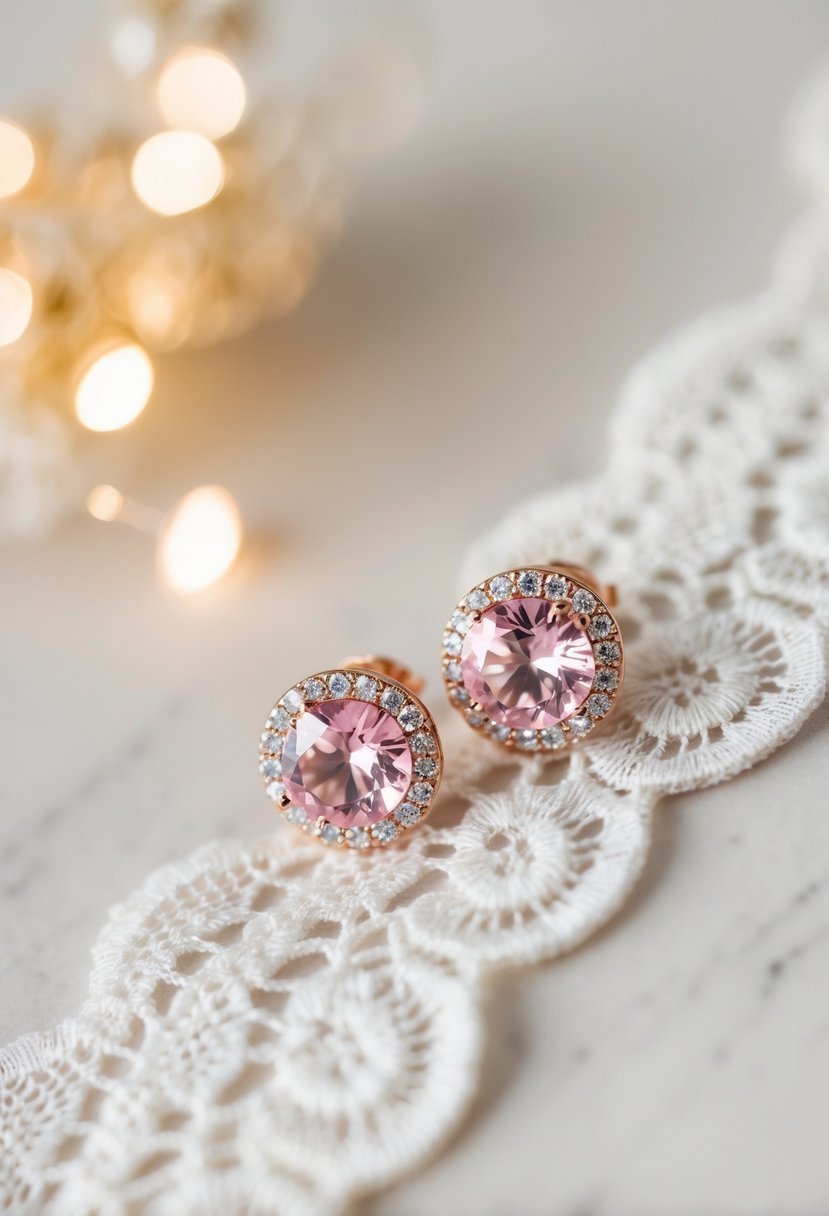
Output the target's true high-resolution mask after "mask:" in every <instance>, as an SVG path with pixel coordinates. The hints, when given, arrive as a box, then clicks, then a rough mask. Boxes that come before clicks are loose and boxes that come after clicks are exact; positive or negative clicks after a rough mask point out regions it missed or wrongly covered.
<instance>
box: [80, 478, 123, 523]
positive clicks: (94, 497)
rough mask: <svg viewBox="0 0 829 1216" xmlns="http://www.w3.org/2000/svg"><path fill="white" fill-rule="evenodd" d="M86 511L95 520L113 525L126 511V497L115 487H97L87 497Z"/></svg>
mask: <svg viewBox="0 0 829 1216" xmlns="http://www.w3.org/2000/svg"><path fill="white" fill-rule="evenodd" d="M86 509H87V511H88V512H89V514H90V515H92V516H93V517H94V518H95V519H100V520H101V521H102V522H103V523H107V524H109V523H112V521H113V520H115V519H117V518H118V516H119V515H120V514H121V512H122V511H123V509H124V495H123V494H122V493H121V491H120V490H119V489H116V487H115V486H106V485H104V486H95V487H94V489H92V490H90V491H89V493H88V494H87V496H86Z"/></svg>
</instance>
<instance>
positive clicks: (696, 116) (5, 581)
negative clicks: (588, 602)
mask: <svg viewBox="0 0 829 1216" xmlns="http://www.w3.org/2000/svg"><path fill="white" fill-rule="evenodd" d="M321 8H322V11H323V12H324V6H321ZM422 11H423V13H424V23H425V27H426V29H427V30H429V31H430V32H431V41H432V54H431V78H430V96H429V104H428V108H427V110H426V113H425V115H424V118H423V121H422V123H421V124H420V126H419V128H418V129H417V131H416V133H415V134H414V135H413V137H412V138H411V139H410V140H409V141H408V142H407V143H406V144H405V146H404V147H403V148H401V149H400V150H399V151H397V152H396V153H394V154H392V155H390V156H388V157H386V158H384V159H381V160H378V161H375V162H374V163H372V164H371V166H369V167H365V168H364V169H362V170H361V171H360V172H359V174H358V175H357V179H356V181H355V183H354V187H355V188H354V192H353V197H352V199H351V203H350V206H349V212H348V216H347V221H346V225H345V230H344V234H343V237H342V240H341V241H340V243H339V245H338V247H337V249H336V250H335V252H334V253H333V256H331V258H330V259H329V260H328V262H327V263H326V265H325V266H324V269H323V274H322V277H321V279H320V281H319V283H318V285H317V287H316V288H315V290H314V292H313V293H312V295H311V296H310V297H309V299H308V300H307V301H306V302H305V304H304V305H303V306H302V307H301V309H300V310H299V311H298V312H297V313H296V314H295V315H294V316H293V317H292V318H290V319H288V320H287V321H286V322H284V323H282V324H280V325H278V326H276V327H271V328H267V329H263V330H260V331H259V332H256V333H253V334H250V335H249V336H247V337H245V338H242V339H240V340H237V341H235V342H233V343H231V344H227V345H225V346H222V347H220V348H216V349H214V350H211V351H208V352H203V353H189V354H184V355H178V356H175V357H169V358H167V359H164V360H162V361H161V362H160V363H159V369H158V386H157V391H156V393H155V396H154V398H153V401H152V403H151V406H150V407H149V408H148V410H147V412H146V414H145V416H144V417H143V418H142V419H141V421H140V422H139V423H137V424H136V425H135V427H134V428H133V429H132V431H131V433H130V435H129V445H130V447H131V450H132V453H133V455H132V459H133V467H132V470H131V472H130V473H129V475H128V478H127V484H126V485H125V488H126V489H127V490H129V492H131V493H132V494H134V495H135V496H136V497H139V498H141V499H143V500H145V501H147V502H150V503H152V504H155V505H158V506H161V507H167V506H169V505H171V504H172V503H173V502H174V501H175V499H176V498H177V496H178V495H180V494H181V493H183V492H184V491H185V490H187V489H189V488H190V487H192V486H193V485H196V484H199V483H202V482H207V481H219V482H222V483H223V484H225V485H227V486H228V487H229V488H230V489H231V490H232V491H233V492H234V494H235V495H236V496H237V497H238V499H239V501H240V504H241V506H242V510H243V513H244V516H245V520H246V523H247V527H248V531H249V534H250V538H251V540H250V545H249V548H248V551H247V554H246V557H245V560H244V561H243V563H242V565H241V567H240V569H239V571H238V573H237V574H236V576H235V577H234V578H233V579H231V580H230V581H229V582H227V583H226V584H225V585H224V586H222V587H221V588H219V589H217V590H216V591H215V592H214V593H212V594H210V595H208V596H206V597H204V598H203V599H201V600H200V601H198V602H195V603H185V602H182V601H181V600H178V599H176V598H174V597H173V596H172V594H171V593H169V592H167V591H165V590H164V589H163V588H162V587H161V585H160V584H159V583H158V581H157V580H156V579H155V576H154V570H153V550H152V544H151V542H150V541H149V540H148V539H147V538H146V537H143V536H141V535H139V534H136V533H131V532H128V531H125V530H122V529H118V528H116V527H110V528H107V527H104V526H102V525H95V524H94V523H93V522H91V521H85V520H82V519H78V520H75V521H71V522H69V523H67V524H65V525H63V526H62V527H61V528H60V530H59V531H58V533H57V534H56V535H55V536H54V538H52V539H51V540H50V541H49V542H48V543H46V544H45V545H43V546H41V547H37V548H25V547H24V548H17V549H11V550H8V549H7V550H4V551H2V552H0V587H2V597H1V598H0V639H2V640H0V664H2V667H1V668H0V689H2V697H3V729H2V738H0V850H1V851H2V859H3V860H2V874H0V916H1V917H2V921H1V922H0V924H1V925H2V953H0V993H2V995H0V1039H2V1040H8V1039H10V1038H12V1037H14V1036H15V1035H16V1034H18V1033H22V1032H24V1031H27V1030H35V1029H45V1028H47V1027H49V1026H50V1025H52V1024H54V1023H55V1022H56V1021H58V1020H59V1019H60V1018H61V1017H62V1016H64V1015H66V1014H68V1013H70V1012H71V1011H73V1010H74V1009H75V1008H76V1007H77V1006H78V1004H79V1003H80V1002H81V1001H82V999H83V995H84V988H85V976H86V973H87V969H88V957H89V950H90V947H91V945H92V943H93V941H94V938H95V936H96V933H97V929H98V927H99V926H100V924H101V923H102V921H103V919H104V917H105V914H106V910H107V908H108V907H109V905H110V904H111V903H113V902H114V901H117V900H118V899H119V898H121V897H123V896H124V895H126V894H127V893H128V892H129V891H130V890H131V889H132V888H133V887H134V886H135V885H136V884H137V883H139V882H140V881H141V879H142V878H143V876H144V875H145V874H146V873H147V871H148V870H149V869H151V868H152V867H153V866H155V865H157V864H159V863H161V862H163V861H166V860H169V859H172V858H174V857H177V856H179V855H181V854H183V853H184V852H186V851H188V850H189V849H191V848H193V847H195V846H196V845H198V844H199V843H201V842H202V841H205V840H208V839H210V838H212V837H215V836H216V835H223V834H237V833H238V834H256V833H261V832H264V831H267V830H270V828H271V826H272V812H271V811H270V808H269V806H268V804H267V802H266V800H265V799H264V798H263V796H262V793H261V788H260V784H259V778H258V774H257V771H256V760H255V749H256V740H257V737H258V732H259V729H260V724H261V720H262V718H263V717H264V714H265V712H266V711H267V709H268V708H269V706H270V705H271V703H272V702H273V700H274V699H275V697H276V696H277V695H278V694H279V693H280V692H281V691H282V690H283V689H284V687H286V686H287V685H288V684H290V683H292V682H293V681H294V680H296V679H298V678H300V677H301V676H302V675H304V674H305V673H306V672H307V671H310V670H315V669H317V668H319V667H322V666H325V665H327V664H331V663H334V662H336V661H337V660H338V659H339V658H340V657H341V656H342V655H343V654H344V653H348V652H355V651H356V652H360V651H365V650H369V649H373V650H380V651H391V652H392V653H395V654H399V655H400V657H402V658H406V659H409V660H411V661H412V662H413V664H414V665H415V666H417V667H419V668H420V669H422V670H423V671H424V672H425V673H426V674H427V675H428V677H429V681H430V693H431V696H432V698H433V699H434V701H435V703H436V704H440V700H441V694H440V692H439V689H438V686H437V684H438V682H437V669H438V664H437V649H438V639H439V636H440V630H441V627H442V624H443V620H444V618H445V616H446V614H447V612H448V611H449V609H450V607H451V605H452V604H453V603H454V600H455V592H456V590H457V585H456V581H455V580H456V570H457V566H458V563H459V559H460V556H461V554H462V552H463V549H464V547H465V546H466V545H467V543H468V542H469V541H470V540H471V539H472V538H473V537H474V536H475V535H476V533H477V532H478V531H479V530H480V529H482V528H483V527H485V526H487V525H489V524H490V523H491V522H493V521H495V520H496V519H497V518H498V517H499V516H500V514H501V513H502V512H503V511H504V510H505V508H507V507H508V506H510V505H511V504H512V503H513V502H514V501H515V500H516V499H517V498H519V497H520V496H522V495H524V494H525V493H529V492H532V491H534V490H537V489H541V488H544V487H547V486H551V485H553V484H555V483H559V482H561V481H562V480H565V479H567V478H569V477H571V476H573V475H578V474H580V473H583V472H588V471H593V470H595V469H598V468H600V467H601V465H602V463H603V461H604V456H605V452H604V446H603V445H604V430H603V423H604V420H605V419H606V417H607V415H608V413H609V411H610V410H611V409H612V404H613V397H614V393H615V391H616V388H617V386H618V383H619V381H620V378H621V377H622V375H623V374H624V372H625V370H626V368H627V367H628V365H629V364H630V362H631V361H632V360H633V359H634V358H635V357H636V356H637V355H638V354H639V353H641V352H642V351H643V350H644V349H645V348H646V347H647V346H648V344H649V343H650V342H651V341H653V340H655V339H656V338H658V337H659V336H660V335H662V334H663V333H664V332H665V331H666V330H667V329H668V328H670V327H671V326H672V325H674V324H675V323H677V322H679V321H681V320H683V319H685V318H687V317H689V316H691V315H693V314H695V313H697V312H698V311H700V310H701V309H703V308H705V307H707V306H709V305H712V304H714V303H717V302H719V301H721V300H725V299H730V298H733V297H735V296H737V295H740V294H744V293H746V292H750V291H753V290H755V289H757V288H758V287H760V286H761V285H762V283H763V282H764V280H765V277H766V271H767V266H768V262H769V259H770V256H771V253H772V249H773V246H774V243H775V241H776V239H777V236H778V234H779V232H780V230H781V228H782V225H783V223H784V222H785V219H786V216H787V215H788V214H789V213H790V211H791V209H792V207H793V206H794V201H793V199H792V198H790V197H789V196H788V195H787V193H786V189H785V187H784V185H783V184H782V176H781V174H780V170H779V165H778V147H779V133H780V128H781V123H782V117H783V114H784V112H785V108H786V106H787V103H788V101H789V99H790V97H791V95H792V93H793V91H794V89H795V86H796V84H797V82H798V81H799V79H801V78H802V76H803V74H804V73H805V72H806V70H807V69H808V68H809V67H810V66H811V65H812V64H813V63H814V61H815V60H816V58H817V57H818V56H820V55H821V54H822V53H823V52H824V50H825V51H829V6H827V5H825V4H822V3H804V2H795V0H789V2H786V3H783V2H782V0H781V2H779V3H766V2H760V0H755V2H744V3H738V2H735V0H728V2H726V3H714V2H709V3H691V2H690V0H689V2H687V3H658V2H656V0H653V2H650V3H645V2H640V0H636V2H633V0H628V2H626V3H613V2H612V0H604V2H602V3H599V2H598V0H588V2H587V3H579V4H575V3H530V2H528V0H520V2H514V3H510V4H506V3H501V4H496V3H492V2H490V3H486V4H482V3H480V2H478V3H473V2H472V0H469V2H466V0H464V2H463V3H453V4H452V5H448V4H442V5H441V4H439V3H438V0H432V2H431V3H429V4H426V5H425V6H424V7H423V10H422ZM99 19H100V12H99V7H98V5H97V3H94V2H93V0H75V2H74V3H73V4H72V5H68V4H58V3H57V0H54V2H53V3H49V2H48V0H28V2H27V4H25V5H23V4H17V5H13V6H10V5H6V6H4V10H3V13H2V17H0V22H1V23H2V26H1V27H0V105H2V106H4V107H5V108H6V110H7V111H8V112H10V113H15V112H17V107H18V106H19V105H20V104H21V103H22V102H24V101H26V100H29V101H33V100H34V101H36V100H38V99H40V98H41V97H42V96H44V95H45V94H48V93H49V92H51V91H53V90H55V89H57V88H58V87H60V86H61V85H62V84H65V83H66V82H67V81H69V80H71V70H72V65H73V63H74V62H77V59H76V57H79V56H80V55H81V52H82V48H83V46H84V43H85V41H86V40H87V39H88V38H89V36H90V35H91V34H92V33H93V31H95V30H96V28H98V26H99ZM277 43H278V34H277V35H275V42H274V53H275V54H276V52H277V50H278V46H277ZM268 74H269V71H268V68H267V63H266V69H265V71H264V73H263V75H264V76H265V77H267V76H268ZM273 74H274V75H275V74H276V68H274V70H273ZM108 459H109V457H108V454H107V449H106V448H101V447H99V448H98V450H97V455H96V460H100V462H101V465H102V466H103V467H104V468H105V466H106V462H107V460H108ZM600 507H601V504H600V503H596V502H594V501H590V502H585V509H586V510H596V509H600ZM571 556H572V557H573V558H574V559H576V560H578V557H579V555H578V554H573V555H571ZM599 573H600V572H599ZM622 590H623V589H622ZM825 722H826V714H825V712H824V713H820V714H818V715H817V718H816V719H815V721H814V722H813V723H812V724H810V726H809V727H808V728H807V730H805V731H804V732H803V734H802V735H801V737H800V738H799V739H798V740H796V741H795V743H794V744H793V745H791V746H790V747H788V748H787V749H786V751H785V753H784V754H781V755H778V756H777V757H776V758H773V759H772V760H771V761H770V762H768V763H767V764H765V765H763V766H761V768H759V769H758V770H756V771H755V772H753V773H752V774H750V775H748V776H747V777H745V778H743V779H741V780H740V781H738V782H734V783H732V784H730V785H729V786H727V787H724V788H722V789H719V790H714V791H710V792H707V793H705V794H699V795H694V796H689V797H687V798H681V799H674V800H673V801H672V802H670V803H668V804H666V805H665V806H664V808H663V811H662V814H661V816H660V818H659V822H658V825H657V834H656V842H655V848H654V851H653V856H652V860H651V862H650V864H649V867H648V870H647V872H646V875H645V878H644V881H643V882H642V884H641V886H640V888H639V889H638V891H637V893H636V895H635V897H634V899H633V901H632V902H631V904H630V905H629V907H628V909H627V911H626V912H625V914H624V915H623V916H622V917H621V918H620V919H619V920H617V921H616V922H615V923H614V924H612V925H611V926H610V927H609V928H608V929H607V930H606V931H604V932H603V933H602V934H601V935H600V936H599V937H598V939H596V940H595V941H594V942H593V943H591V944H590V945H588V946H587V947H586V948H584V949H583V950H581V951H580V952H578V953H577V954H576V955H574V956H573V957H571V958H568V959H565V960H563V961H560V962H559V963H557V964H555V965H551V966H548V967H544V968H541V969H540V970H538V971H536V972H534V973H533V974H531V975H526V974H523V975H516V976H515V977H513V978H511V979H510V980H509V981H508V982H507V983H506V984H505V985H504V986H503V987H502V988H501V989H500V990H499V991H498V992H496V993H494V994H493V997H492V1009H491V1019H490V1025H491V1027H492V1036H491V1050H490V1060H489V1067H488V1071H487V1076H486V1078H485V1081H484V1085H483V1090H482V1097H481V1101H480V1103H479V1105H478V1108H477V1110H476V1112H475V1114H474V1117H473V1118H472V1120H471V1121H470V1123H469V1125H468V1126H467V1128H466V1129H465V1132H464V1134H463V1136H462V1137H461V1138H460V1139H459V1140H458V1141H457V1142H456V1143H455V1145H454V1146H453V1147H452V1148H451V1149H450V1151H449V1152H447V1153H446V1154H445V1155H444V1156H443V1157H442V1159H441V1160H440V1161H438V1162H437V1163H436V1164H435V1165H434V1166H433V1167H431V1168H430V1169H429V1170H428V1171H426V1172H424V1173H423V1174H422V1175H421V1176H420V1177H419V1178H418V1179H416V1180H414V1181H410V1182H408V1183H406V1184H405V1185H404V1186H401V1187H400V1188H399V1189H397V1190H396V1191H395V1192H394V1193H393V1194H390V1195H388V1196H384V1197H382V1198H381V1199H379V1200H378V1201H377V1202H376V1203H375V1204H374V1205H373V1206H372V1209H371V1210H372V1212H373V1213H374V1214H375V1216H381V1214H382V1216H421V1214H425V1213H427V1212H428V1213H430V1216H444V1214H445V1216H449V1214H452V1216H458V1214H460V1216H465V1214H466V1213H470V1214H471V1213H475V1216H559V1214H561V1216H576V1214H578V1216H598V1214H599V1213H614V1214H616V1213H630V1214H631V1216H634V1214H635V1216H651V1214H652V1216H666V1214H669V1216H670V1214H673V1213H688V1214H689V1216H691V1214H705V1216H718V1214H719V1213H728V1214H732V1213H733V1214H738V1213H739V1214H743V1213H744V1214H745V1216H762V1214H764V1213H769V1214H771V1213H775V1214H779V1213H782V1214H785V1216H801V1214H802V1216H812V1214H817V1213H823V1212H825V1211H827V1210H829V1168H827V1164H826V1160H825V1143H826V1126H827V1098H826V1094H827V1090H829V1084H827V1083H828V1082H829V1041H828V1036H829V1001H827V996H828V995H829V984H827V979H826V966H825V958H826V926H827V923H829V897H828V896H827V862H826V858H827V856H829V828H827V826H826V816H825V814H824V813H823V807H824V805H825V793H824V791H825V782H826V776H827V773H826V758H825V749H826V744H825V730H824V731H823V734H821V728H822V727H824V726H825ZM821 774H822V775H821Z"/></svg>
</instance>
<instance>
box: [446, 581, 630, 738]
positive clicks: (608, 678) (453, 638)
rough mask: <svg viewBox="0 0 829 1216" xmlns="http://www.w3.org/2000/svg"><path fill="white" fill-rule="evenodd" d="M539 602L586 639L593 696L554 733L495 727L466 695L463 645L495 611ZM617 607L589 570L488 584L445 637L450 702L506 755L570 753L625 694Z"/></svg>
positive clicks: (469, 596) (474, 593)
mask: <svg viewBox="0 0 829 1216" xmlns="http://www.w3.org/2000/svg"><path fill="white" fill-rule="evenodd" d="M579 593H581V594H579ZM539 598H543V599H548V600H549V601H550V603H551V605H552V606H553V607H554V608H555V610H556V614H557V615H560V617H561V618H562V619H564V620H567V621H569V622H572V623H573V624H574V625H576V626H577V627H578V628H579V629H582V630H584V631H585V632H586V633H587V634H588V636H589V638H590V641H591V643H592V650H593V656H594V662H595V672H594V676H593V683H592V688H591V690H590V692H589V693H588V695H587V696H586V697H585V699H584V702H583V703H582V704H581V705H579V706H578V708H577V709H576V710H575V711H574V712H573V713H571V714H569V715H567V716H566V717H564V718H562V719H561V720H560V722H558V723H557V724H556V725H553V726H549V727H545V728H542V729H537V730H536V729H526V730H521V729H511V728H509V727H508V726H506V725H505V724H503V723H498V722H496V721H493V720H492V718H490V717H489V716H488V715H487V714H486V712H485V711H484V709H483V708H482V706H481V705H480V704H479V703H478V702H476V701H475V700H474V698H473V697H472V696H471V694H470V692H469V690H468V689H467V687H466V685H465V682H464V675H463V668H462V665H461V659H462V655H463V651H464V638H465V636H466V634H467V632H468V631H469V629H470V628H471V626H472V625H473V624H474V623H476V622H478V621H479V620H480V619H481V617H482V615H483V614H484V613H485V612H486V611H487V609H489V608H491V607H493V606H494V605H497V604H504V603H507V602H509V601H511V600H520V599H539ZM574 599H575V605H574ZM615 605H616V588H615V587H613V586H603V585H602V584H601V583H600V582H599V580H598V579H596V577H595V576H594V575H593V574H592V573H591V572H590V571H589V570H585V569H584V568H583V567H581V566H576V565H573V564H572V563H569V562H560V561H555V562H551V563H550V564H549V565H543V566H541V565H539V566H521V567H514V568H513V569H511V570H503V571H500V572H499V573H498V574H493V575H491V576H490V577H489V578H487V579H484V580H483V582H480V583H478V584H477V585H476V586H475V587H472V588H471V589H470V590H469V591H467V593H466V594H465V595H464V596H462V598H461V599H460V601H459V602H458V604H457V606H456V607H455V609H454V611H453V613H452V615H451V616H450V618H449V621H448V622H447V625H446V630H445V632H444V634H443V642H442V648H441V670H442V673H443V679H444V683H445V684H446V690H447V693H448V696H449V700H450V701H451V702H452V704H453V705H454V706H455V708H456V709H457V710H458V711H459V712H460V713H461V714H463V716H464V718H465V719H466V721H467V723H468V725H469V726H471V727H472V728H473V729H475V730H479V731H482V732H484V733H486V734H488V735H489V736H490V738H492V739H493V740H494V741H495V742H496V743H499V744H500V745H501V746H502V747H508V748H515V749H518V750H520V751H527V752H544V753H549V754H556V753H558V754H564V753H566V752H567V751H568V750H569V749H570V748H571V747H573V746H575V745H576V744H578V743H579V742H580V741H581V740H582V739H584V738H586V737H587V736H588V735H590V734H592V732H593V731H594V730H596V729H598V728H599V727H600V725H601V723H602V722H603V721H604V720H605V719H606V718H607V717H608V715H609V714H610V713H611V712H612V710H613V707H614V705H615V703H616V700H617V698H618V695H619V691H620V689H621V686H622V681H623V679H624V647H623V645H622V636H621V632H620V630H619V625H618V623H617V621H616V618H615V617H614V615H613V613H612V612H611V611H610V609H611V608H612V607H615Z"/></svg>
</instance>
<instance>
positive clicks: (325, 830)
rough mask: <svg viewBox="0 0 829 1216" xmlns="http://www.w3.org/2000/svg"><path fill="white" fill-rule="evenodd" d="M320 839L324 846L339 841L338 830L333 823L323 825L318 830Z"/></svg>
mask: <svg viewBox="0 0 829 1216" xmlns="http://www.w3.org/2000/svg"><path fill="white" fill-rule="evenodd" d="M320 838H321V839H322V840H324V841H325V843H326V844H336V843H337V842H338V840H339V839H340V829H339V828H338V827H335V826H334V824H333V823H324V824H323V825H322V828H321V829H320Z"/></svg>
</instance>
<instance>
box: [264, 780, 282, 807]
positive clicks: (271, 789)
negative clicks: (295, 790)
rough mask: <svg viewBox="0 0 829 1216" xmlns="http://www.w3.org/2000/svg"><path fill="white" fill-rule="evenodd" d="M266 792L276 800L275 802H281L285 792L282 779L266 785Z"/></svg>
mask: <svg viewBox="0 0 829 1216" xmlns="http://www.w3.org/2000/svg"><path fill="white" fill-rule="evenodd" d="M265 792H266V793H267V795H268V797H269V798H272V799H273V800H274V802H279V800H280V799H281V797H282V795H283V794H284V793H285V786H284V785H283V784H282V782H281V781H270V782H269V783H268V784H267V785H266V786H265Z"/></svg>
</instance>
